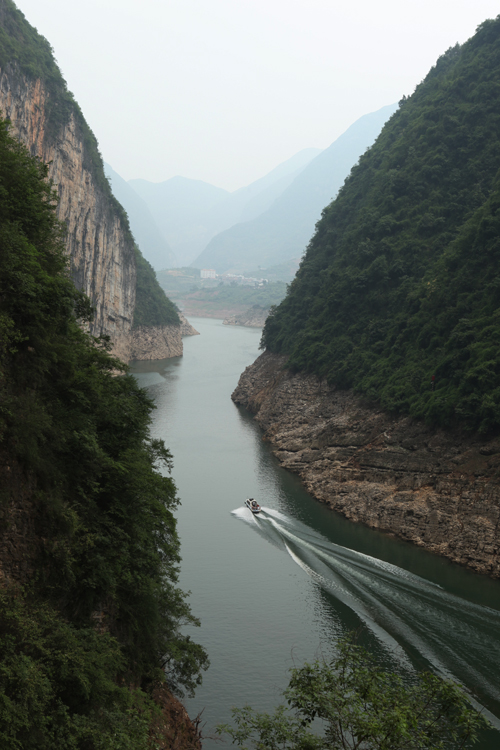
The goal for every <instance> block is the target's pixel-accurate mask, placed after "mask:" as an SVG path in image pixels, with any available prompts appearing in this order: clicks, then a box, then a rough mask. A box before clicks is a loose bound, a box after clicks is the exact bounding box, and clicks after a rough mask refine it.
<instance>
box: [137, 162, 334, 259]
mask: <svg viewBox="0 0 500 750" xmlns="http://www.w3.org/2000/svg"><path fill="white" fill-rule="evenodd" d="M318 153H320V149H316V148H308V149H303V150H302V151H299V153H297V154H295V155H294V156H292V157H291V158H290V159H287V160H286V161H285V162H282V163H281V164H279V165H278V166H277V167H275V168H274V169H273V170H271V172H269V173H268V174H266V175H264V177H261V178H260V179H258V180H256V181H255V182H253V183H251V184H250V185H247V186H245V187H243V188H240V189H239V190H236V191H235V192H234V193H230V192H228V191H227V190H223V189H222V188H218V187H215V186H214V185H210V184H209V183H207V182H203V181H202V180H191V179H188V178H186V177H179V176H177V177H172V178H171V179H169V180H165V181H164V182H160V183H154V182H149V181H148V180H142V179H135V180H130V181H129V182H128V185H129V187H130V188H132V189H133V190H134V191H135V192H136V194H137V195H138V196H139V197H140V198H141V199H142V200H143V201H144V203H145V204H146V206H147V208H148V209H149V211H150V212H151V214H152V216H153V219H154V221H155V222H156V225H157V226H158V228H159V229H160V231H161V233H162V235H163V237H164V239H165V240H166V242H167V243H168V245H169V246H170V248H171V249H172V252H173V253H174V254H175V256H176V258H177V265H179V266H184V265H189V264H190V263H192V261H193V260H194V259H195V258H196V257H197V256H198V255H199V254H200V253H201V252H202V250H203V249H204V248H205V246H206V245H207V243H208V242H209V241H210V239H211V238H212V237H214V236H215V235H216V234H218V233H219V232H221V231H222V230H224V229H227V228H228V227H230V226H232V225H233V224H236V223H237V222H238V221H240V220H241V218H242V216H244V217H245V218H248V217H253V216H256V215H258V214H259V213H261V212H262V211H265V210H266V209H267V208H268V207H269V206H270V205H271V204H272V203H273V201H274V200H275V199H276V198H277V197H278V196H279V195H280V194H281V193H282V192H283V191H284V190H285V189H286V188H287V187H288V185H289V184H290V183H291V182H292V180H293V179H294V178H295V176H296V175H297V174H298V173H299V172H300V171H301V170H302V169H304V167H305V166H306V165H307V164H308V163H309V162H310V161H311V159H313V158H314V157H315V156H316V155H317V154H318ZM132 224H133V222H132ZM135 231H136V232H137V229H135ZM166 266H167V264H165V265H164V266H163V267H164V268H165V267H166Z"/></svg>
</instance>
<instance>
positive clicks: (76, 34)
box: [16, 0, 500, 190]
mask: <svg viewBox="0 0 500 750" xmlns="http://www.w3.org/2000/svg"><path fill="white" fill-rule="evenodd" d="M16 3H17V5H18V7H19V8H20V9H21V10H22V11H23V13H24V14H25V16H26V17H27V19H28V21H29V22H30V23H31V24H32V25H33V26H35V27H36V28H37V29H38V31H39V32H40V33H41V34H43V35H44V36H45V37H46V38H47V39H48V40H49V42H50V43H51V45H52V47H53V48H54V52H55V56H56V59H57V61H58V63H59V65H60V67H61V70H62V73H63V75H64V77H65V78H66V81H67V83H68V87H69V89H70V90H71V91H72V92H73V94H74V95H75V98H76V99H77V101H78V102H79V104H80V106H81V108H82V110H83V113H84V115H85V117H86V119H87V121H88V123H89V125H90V127H91V128H92V130H93V131H94V133H95V134H96V136H97V138H98V140H99V144H100V148H101V152H102V154H103V157H104V159H105V160H106V161H108V162H109V163H110V164H111V165H112V167H113V168H114V169H115V170H116V171H117V172H118V173H119V174H120V175H121V176H122V177H124V178H125V179H127V180H128V179H131V178H134V177H143V178H145V179H148V180H153V181H155V182H160V181H162V180H166V179H168V178H169V177H173V176H174V175H177V174H179V175H183V176H185V177H191V178H195V179H201V180H205V181H207V182H211V183H213V184H214V185H218V186H220V187H224V188H226V189H228V190H234V189H236V188H238V187H241V186H243V185H245V184H248V183H249V182H252V181H253V180H254V179H257V178H259V177H261V176H262V175H263V174H265V173H266V172H268V171H269V170H271V169H272V168H273V167H275V166H276V165H277V164H278V163H279V162H281V161H284V160H285V159H287V158H289V157H290V156H292V155H293V154H294V153H296V152H297V151H300V150H301V149H302V148H307V147H310V146H314V147H318V148H326V147H327V146H329V145H330V143H331V142H332V141H334V140H335V138H337V137H338V136H339V135H340V134H341V133H342V132H343V131H344V130H345V129H346V128H347V127H348V126H349V125H350V124H351V123H353V122H354V121H355V120H356V119H357V118H358V117H360V116H361V115H363V114H366V113H367V112H372V111H374V110H376V109H379V108H380V107H382V106H384V105H385V104H391V103H392V102H397V101H399V99H401V97H402V95H403V94H406V95H408V94H411V93H412V92H413V90H414V89H415V86H416V85H417V84H418V83H419V82H420V81H421V80H422V78H423V77H424V76H425V75H426V73H427V71H428V70H429V68H430V67H431V66H432V65H433V64H434V63H435V61H436V59H437V58H438V57H439V55H440V54H442V53H443V52H444V51H445V50H446V49H448V47H450V46H452V45H454V44H455V43H456V42H460V43H461V42H464V41H465V40H466V39H468V38H469V37H470V36H472V35H473V34H474V32H475V29H476V27H477V25H478V24H479V23H481V22H482V21H484V20H485V19H486V18H494V17H495V16H496V15H497V14H498V12H499V11H500V6H499V4H498V0H419V2H405V0H377V1H376V0H350V2H347V0H344V2H342V3H340V2H336V0H85V2H82V1H81V0H78V1H77V0H16Z"/></svg>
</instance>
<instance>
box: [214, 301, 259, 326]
mask: <svg viewBox="0 0 500 750" xmlns="http://www.w3.org/2000/svg"><path fill="white" fill-rule="evenodd" d="M268 315H269V307H260V305H253V307H250V308H249V309H248V310H247V311H246V312H244V313H239V314H238V315H231V316H230V317H229V318H225V319H224V320H223V321H222V322H223V324H224V325H225V326H248V327H249V328H263V326H264V323H265V322H266V318H267V316H268Z"/></svg>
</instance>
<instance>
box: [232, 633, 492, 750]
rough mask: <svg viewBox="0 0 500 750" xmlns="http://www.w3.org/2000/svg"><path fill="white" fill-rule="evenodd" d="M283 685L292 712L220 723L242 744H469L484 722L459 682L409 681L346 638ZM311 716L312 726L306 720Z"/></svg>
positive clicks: (302, 749) (304, 748)
mask: <svg viewBox="0 0 500 750" xmlns="http://www.w3.org/2000/svg"><path fill="white" fill-rule="evenodd" d="M291 674H292V676H291V679H290V683H289V685H288V688H287V689H286V690H285V691H284V696H285V698H286V699H287V702H288V705H289V706H290V708H291V710H289V709H286V708H285V707H284V706H279V707H278V708H277V709H276V711H275V712H274V714H271V715H270V714H266V713H264V714H259V713H256V712H254V711H253V710H252V709H251V708H250V707H249V706H246V707H245V708H243V709H238V708H236V709H233V718H234V720H235V722H236V726H231V725H221V726H220V727H219V728H218V732H219V734H223V733H228V734H229V735H230V736H231V738H232V740H233V741H234V742H235V743H236V744H237V745H238V746H240V747H243V748H247V747H248V746H249V745H251V746H253V747H255V748H256V750H361V749H362V750H407V749H408V748H413V749H414V750H444V749H445V748H450V749H451V748H453V749H454V750H459V749H460V748H467V747H470V746H471V745H472V744H474V743H475V741H476V740H477V737H478V733H479V731H480V730H481V729H483V728H485V727H486V726H487V725H488V723H487V721H486V720H485V719H484V718H483V717H482V716H481V714H480V713H479V712H478V711H476V710H475V709H474V708H472V707H471V706H470V705H469V704H468V701H467V698H466V696H465V695H464V693H463V692H462V691H461V690H460V688H459V687H458V686H457V685H455V684H454V683H452V682H449V681H446V680H442V679H440V678H438V677H435V676H434V675H431V674H429V673H422V674H420V675H418V678H417V679H416V680H415V682H414V684H412V685H410V686H407V685H405V684H404V683H403V680H402V679H401V678H400V677H399V676H398V675H397V674H394V673H393V672H386V671H383V670H382V669H380V668H379V667H378V666H377V665H376V663H375V662H374V660H373V658H372V657H371V656H370V655H369V654H368V653H367V652H366V651H365V650H364V649H362V648H361V647H360V646H358V645H356V644H355V643H354V642H353V640H352V639H351V638H347V639H345V640H343V641H341V642H340V643H339V644H338V654H337V656H336V657H335V658H334V659H333V660H332V661H331V662H330V663H327V662H325V661H316V662H314V663H313V664H305V665H304V666H303V667H301V668H298V669H292V670H291ZM314 720H316V724H315V729H317V730H318V721H319V723H320V727H321V728H320V730H319V733H315V732H312V731H311V724H312V722H313V721H314Z"/></svg>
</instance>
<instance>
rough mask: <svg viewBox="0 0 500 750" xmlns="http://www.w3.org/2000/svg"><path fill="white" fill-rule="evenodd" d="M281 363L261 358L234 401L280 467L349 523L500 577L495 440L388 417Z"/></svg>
mask: <svg viewBox="0 0 500 750" xmlns="http://www.w3.org/2000/svg"><path fill="white" fill-rule="evenodd" d="M285 361H286V358H285V357H283V356H281V355H276V354H271V353H269V352H264V354H262V355H261V356H260V357H259V358H258V359H257V360H256V361H255V363H254V364H253V365H251V366H250V367H248V368H247V369H246V370H245V372H244V373H243V374H242V376H241V378H240V381H239V384H238V386H237V388H236V390H235V391H234V393H233V395H232V398H233V401H235V402H236V403H237V404H241V405H243V406H245V407H246V408H247V409H249V410H250V411H251V412H253V413H254V414H255V415H256V420H257V422H258V423H259V425H260V426H261V427H262V429H263V430H264V439H265V440H268V441H269V442H270V443H271V446H272V448H273V451H274V453H275V455H276V456H277V458H278V459H279V461H280V463H281V464H282V465H283V466H284V467H285V468H287V469H289V470H291V471H293V472H296V473H297V474H298V475H299V476H300V477H301V479H302V480H303V482H304V484H305V486H306V488H307V490H308V491H309V492H310V493H311V494H312V495H313V496H314V497H315V498H317V499H318V500H320V501H321V502H323V503H326V504H327V505H329V506H330V507H331V508H333V509H334V510H336V511H338V512H340V513H342V514H343V515H344V516H346V517H347V518H349V519H350V520H352V521H357V522H362V523H365V524H367V525H368V526H371V527H372V528H376V529H379V530H381V531H384V532H388V533H391V534H394V535H396V536H398V537H400V538H401V539H405V540H407V541H410V542H413V543H414V544H417V545H419V546H422V547H425V548H426V549H428V550H430V551H432V552H435V553H437V554H440V555H444V556H445V557H448V558H450V559H451V560H453V561H454V562H457V563H460V564H462V565H466V566H468V567H470V568H472V569H474V570H476V571H478V572H481V573H486V574H488V575H490V576H492V577H495V578H498V577H500V556H499V552H500V531H499V523H500V483H499V477H500V440H499V439H498V438H497V439H493V440H482V439H480V438H478V437H472V436H470V434H468V433H460V432H452V433H451V432H450V433H449V432H444V431H436V430H432V429H430V428H428V427H426V426H425V425H424V424H422V423H421V422H416V421H413V420H412V419H410V418H409V417H393V416H391V415H389V414H387V413H386V412H384V411H382V410H379V409H376V408H373V406H370V405H367V404H366V403H364V402H363V401H362V400H361V399H360V398H358V397H357V396H355V395H354V394H353V393H352V392H349V391H340V390H337V389H335V388H334V387H331V386H329V385H328V384H327V383H326V382H324V381H320V380H319V379H318V378H317V377H316V376H314V375H310V374H304V373H292V372H290V371H289V370H286V369H285V368H284V364H285Z"/></svg>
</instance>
